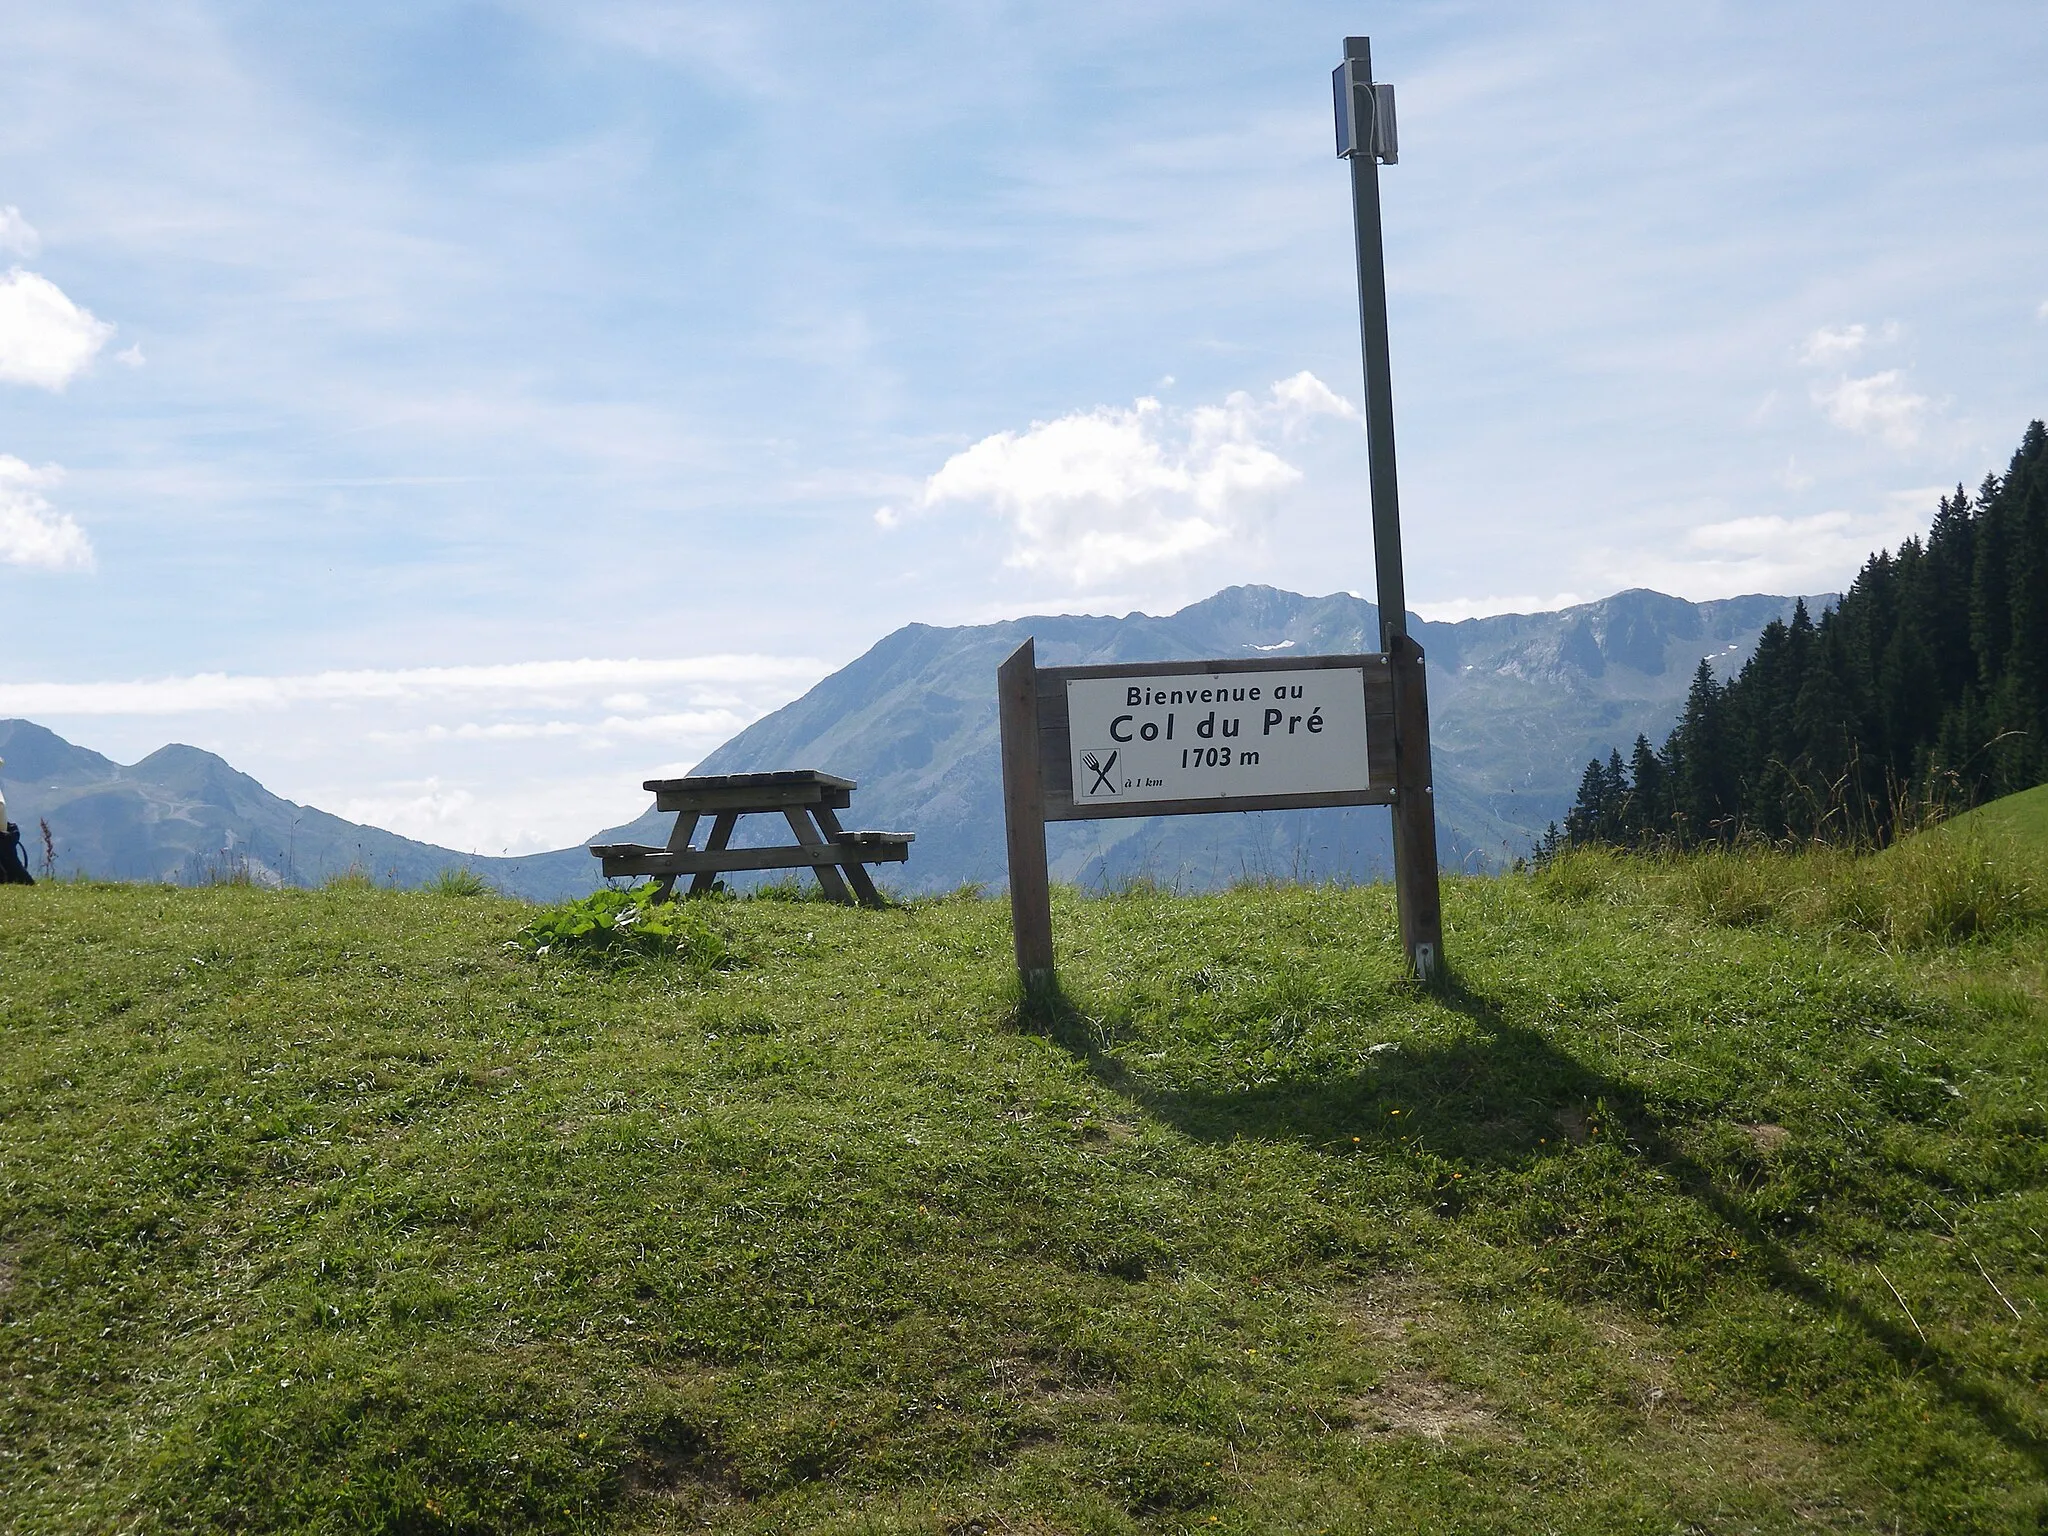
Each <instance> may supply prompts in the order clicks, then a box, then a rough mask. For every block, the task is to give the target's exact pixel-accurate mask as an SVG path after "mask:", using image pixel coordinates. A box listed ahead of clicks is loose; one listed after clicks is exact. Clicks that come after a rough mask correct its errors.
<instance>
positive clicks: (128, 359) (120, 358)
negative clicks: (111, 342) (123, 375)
mask: <svg viewBox="0 0 2048 1536" xmlns="http://www.w3.org/2000/svg"><path fill="white" fill-rule="evenodd" d="M114 361H115V362H117V363H120V364H122V365H123V366H124V367H128V368H140V367H141V366H142V365H143V364H144V363H145V362H147V361H148V359H147V358H145V357H144V356H143V355H142V343H141V342H139V341H138V342H137V343H135V345H134V346H132V347H123V348H122V349H121V350H120V351H118V352H116V353H115V354H114Z"/></svg>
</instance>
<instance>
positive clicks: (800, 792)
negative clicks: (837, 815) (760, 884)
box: [651, 779, 853, 812]
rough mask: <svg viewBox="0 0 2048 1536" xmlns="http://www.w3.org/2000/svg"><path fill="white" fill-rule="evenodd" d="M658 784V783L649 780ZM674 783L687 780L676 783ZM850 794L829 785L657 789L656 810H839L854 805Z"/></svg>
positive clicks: (682, 782)
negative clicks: (817, 807)
mask: <svg viewBox="0 0 2048 1536" xmlns="http://www.w3.org/2000/svg"><path fill="white" fill-rule="evenodd" d="M651 782H654V783H657V784H659V782H660V781H658V780H657V781H651ZM674 782H675V783H677V784H684V783H687V782H688V781H687V780H680V779H679V780H676V781H674ZM852 796H853V792H852V791H851V790H849V789H839V788H836V787H835V786H833V785H830V784H762V785H757V786H755V787H753V788H751V789H750V788H746V787H740V788H734V789H717V788H713V789H678V788H656V789H655V790H654V808H655V809H656V810H657V811H700V812H701V811H711V812H717V811H740V812H751V811H779V810H781V809H782V808H783V807H784V806H790V805H830V806H833V807H835V808H837V809H839V810H844V809H846V807H847V806H849V805H851V804H852V803H853V799H852Z"/></svg>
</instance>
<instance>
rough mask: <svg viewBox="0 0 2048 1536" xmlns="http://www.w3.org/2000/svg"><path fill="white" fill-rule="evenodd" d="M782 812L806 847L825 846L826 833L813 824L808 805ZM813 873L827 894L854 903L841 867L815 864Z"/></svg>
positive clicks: (791, 829)
mask: <svg viewBox="0 0 2048 1536" xmlns="http://www.w3.org/2000/svg"><path fill="white" fill-rule="evenodd" d="M782 814H783V815H784V816H785V817H787V818H788V819H789V830H790V831H792V832H794V833H795V834H796V840H797V841H798V842H800V843H802V844H803V845H804V846H805V847H806V848H822V847H824V846H825V837H824V834H823V833H821V832H820V831H819V830H818V829H817V828H816V827H815V826H813V825H812V824H811V813H810V810H809V808H808V807H806V806H801V805H790V806H784V807H783V811H782ZM811 873H812V874H814V875H816V876H817V877H818V884H819V885H821V886H823V887H824V889H825V894H826V895H827V896H829V897H831V898H832V899H833V900H834V901H836V902H839V903H841V904H843V905H845V906H849V907H850V906H852V905H853V898H852V897H851V896H849V895H847V893H846V882H845V881H844V880H842V879H840V878H839V869H838V867H837V866H836V865H832V864H814V865H812V866H811Z"/></svg>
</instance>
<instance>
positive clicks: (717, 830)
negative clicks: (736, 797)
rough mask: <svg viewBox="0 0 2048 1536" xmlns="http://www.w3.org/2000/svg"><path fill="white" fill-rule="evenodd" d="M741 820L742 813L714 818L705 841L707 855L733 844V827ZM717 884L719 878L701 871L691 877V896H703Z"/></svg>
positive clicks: (707, 871) (719, 814) (730, 813)
mask: <svg viewBox="0 0 2048 1536" xmlns="http://www.w3.org/2000/svg"><path fill="white" fill-rule="evenodd" d="M739 819H740V813H739V812H738V811H720V812H719V813H718V814H717V815H716V816H714V817H713V818H712V820H711V835H710V836H709V837H707V838H705V839H704V851H705V852H706V853H716V852H718V851H719V849H721V848H723V847H724V846H725V845H726V844H727V843H729V842H731V841H732V829H733V826H734V824H735V823H737V822H738V821H739ZM677 820H678V821H680V820H681V816H680V814H678V817H677ZM691 830H692V831H695V830H696V829H695V828H694V827H692V828H691ZM717 883H718V876H716V875H714V874H713V873H712V872H711V871H710V870H708V869H701V870H699V871H698V872H697V873H696V874H694V875H692V876H691V877H690V890H689V894H690V895H692V896H702V895H704V894H705V893H706V892H708V891H709V890H710V889H711V887H712V886H714V885H716V884H717Z"/></svg>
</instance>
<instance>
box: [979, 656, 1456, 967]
mask: <svg viewBox="0 0 2048 1536" xmlns="http://www.w3.org/2000/svg"><path fill="white" fill-rule="evenodd" d="M1399 643H1400V644H1401V645H1402V646H1403V647H1404V648H1405V650H1406V651H1407V652H1410V653H1412V657H1411V658H1410V659H1408V660H1406V661H1403V660H1401V659H1398V658H1399V657H1400V656H1401V654H1402V653H1401V652H1399V651H1397V652H1396V653H1393V654H1375V655H1367V656H1302V657H1297V658H1294V659H1290V660H1286V661H1266V660H1258V661H1183V662H1135V663H1127V664H1119V665H1113V666H1093V667H1046V668H1040V667H1039V666H1038V665H1037V659H1036V658H1037V651H1036V646H1035V644H1034V642H1033V641H1030V640H1027V641H1025V642H1024V644H1023V645H1022V646H1020V647H1019V648H1018V649H1017V651H1016V653H1015V654H1014V655H1012V656H1011V657H1010V659H1009V660H1008V661H1006V662H1004V663H1003V665H1002V667H1001V668H1000V669H999V670H998V672H997V674H996V686H997V693H998V698H999V701H1000V706H999V707H1000V715H1001V724H1002V740H1003V812H1004V822H1005V828H1006V831H1007V834H1008V838H1009V855H1010V903H1011V916H1012V918H1013V920H1014V923H1015V928H1016V943H1017V968H1018V971H1019V973H1020V975H1021V976H1022V978H1023V981H1024V984H1025V986H1026V988H1027V990H1038V989H1042V988H1044V987H1047V986H1049V985H1050V984H1051V983H1052V981H1053V974H1054V963H1053V945H1052V903H1051V889H1050V878H1049V874H1048V871H1047V867H1046V856H1045V824H1046V823H1047V822H1049V821H1086V820H1095V819H1099V818H1103V817H1116V816H1186V815H1196V814H1205V813H1210V812H1217V811H1284V810H1306V809H1310V808H1315V807H1323V806H1343V805H1393V806H1396V807H1400V806H1402V804H1403V800H1404V791H1405V799H1406V803H1407V806H1408V807H1410V808H1416V807H1419V808H1420V811H1421V814H1422V815H1424V816H1426V817H1427V818H1428V824H1427V825H1428V832H1427V846H1428V868H1427V871H1426V884H1427V887H1428V892H1427V908H1428V913H1427V915H1428V917H1429V924H1428V926H1429V928H1430V930H1431V937H1430V938H1429V939H1427V940H1426V941H1425V942H1429V943H1440V942H1441V941H1440V940H1438V939H1435V938H1434V928H1435V919H1434V914H1435V908H1436V849H1435V814H1434V809H1433V807H1432V806H1431V805H1430V804H1429V795H1430V787H1429V768H1428V761H1429V760H1428V733H1427V719H1428V716H1427V704H1426V702H1425V701H1424V700H1423V697H1422V691H1421V690H1422V653H1421V650H1420V649H1419V648H1418V647H1416V646H1415V645H1414V643H1413V642H1412V641H1407V640H1406V639H1405V637H1403V639H1402V641H1401V642H1399ZM1403 684H1405V685H1406V686H1402V685H1403ZM1401 702H1409V703H1410V707H1411V708H1413V709H1420V710H1422V711H1423V714H1422V717H1421V718H1422V720H1423V722H1424V724H1423V728H1422V730H1421V732H1420V733H1419V734H1416V735H1415V736H1414V739H1415V740H1416V742H1417V743H1418V744H1419V746H1420V752H1419V753H1418V754H1416V756H1417V759H1418V763H1419V769H1418V772H1417V773H1416V774H1414V775H1413V776H1412V777H1413V778H1414V782H1413V783H1412V784H1408V785H1404V782H1403V775H1402V771H1401V770H1402V766H1403V760H1402V754H1401V750H1400V747H1401V741H1402V734H1401V730H1400V724H1401V710H1400V707H1399V706H1400V703H1401ZM1409 841H1410V842H1413V839H1410V840H1409ZM1414 873H1415V876H1416V878H1415V880H1413V881H1411V880H1409V879H1406V878H1401V879H1399V883H1400V884H1401V885H1402V886H1403V888H1404V894H1405V893H1406V888H1407V887H1408V886H1409V885H1410V884H1417V885H1418V886H1419V884H1420V883H1422V879H1423V872H1422V871H1416V872H1414ZM1396 874H1397V877H1401V876H1402V875H1403V874H1404V871H1402V870H1400V869H1398V868H1397V871H1396ZM1408 905H1409V904H1408V903H1406V902H1404V905H1403V918H1404V931H1405V923H1406V919H1407V917H1408V916H1409V912H1408ZM1432 954H1433V951H1432Z"/></svg>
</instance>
